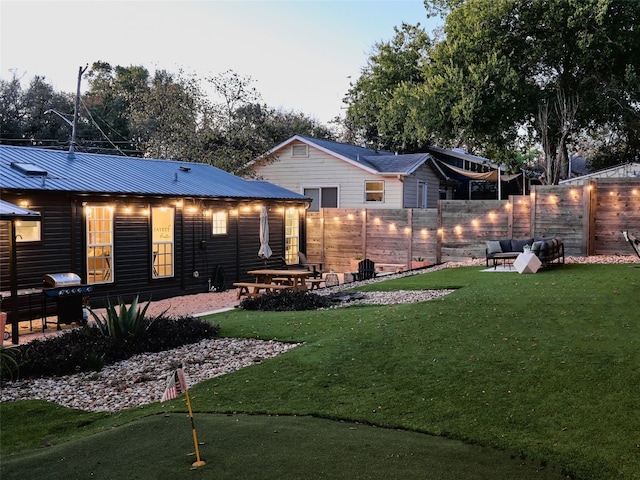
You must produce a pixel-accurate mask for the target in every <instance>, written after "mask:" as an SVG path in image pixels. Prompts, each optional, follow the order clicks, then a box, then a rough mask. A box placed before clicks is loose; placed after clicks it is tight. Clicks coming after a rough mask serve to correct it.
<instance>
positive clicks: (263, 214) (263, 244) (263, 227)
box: [258, 207, 273, 263]
mask: <svg viewBox="0 0 640 480" xmlns="http://www.w3.org/2000/svg"><path fill="white" fill-rule="evenodd" d="M272 253H273V252H272V251H271V247H269V216H268V215H267V207H262V210H261V211H260V250H258V256H259V257H260V258H264V261H265V263H267V258H269V257H270V256H271V254H272Z"/></svg>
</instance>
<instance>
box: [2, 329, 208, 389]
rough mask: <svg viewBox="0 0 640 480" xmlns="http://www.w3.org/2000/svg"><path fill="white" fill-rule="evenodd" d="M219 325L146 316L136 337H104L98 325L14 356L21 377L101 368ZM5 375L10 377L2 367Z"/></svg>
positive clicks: (178, 343) (168, 346)
mask: <svg viewBox="0 0 640 480" xmlns="http://www.w3.org/2000/svg"><path fill="white" fill-rule="evenodd" d="M219 329H220V327H219V326H217V325H212V324H210V323H207V322H204V321H202V320H200V319H197V318H194V317H178V318H174V317H164V316H163V317H159V318H158V317H156V318H154V319H145V320H144V321H143V322H142V323H141V327H140V331H139V333H138V334H137V336H136V337H135V339H134V338H132V337H129V338H120V339H116V338H113V337H110V336H105V335H104V334H103V333H102V331H101V330H100V328H99V327H97V326H94V327H84V328H77V329H73V330H69V331H67V332H64V333H62V334H61V335H58V336H56V337H51V338H47V339H44V340H34V341H32V342H29V343H26V344H24V345H20V346H19V347H16V348H14V349H12V350H15V355H14V359H15V361H16V363H17V367H18V378H35V377H49V376H59V375H69V374H72V373H76V372H79V371H95V370H100V369H101V368H102V366H103V365H108V364H111V363H115V362H118V361H120V360H125V359H127V358H129V357H131V356H133V355H135V354H138V353H145V352H161V351H164V350H169V349H171V348H176V347H180V346H182V345H186V344H189V343H195V342H198V341H200V340H203V339H206V338H213V337H215V336H216V335H217V333H218V331H219ZM1 374H2V378H3V379H7V380H11V379H12V378H13V377H12V376H11V375H10V374H9V372H5V369H4V368H3V369H2V372H1Z"/></svg>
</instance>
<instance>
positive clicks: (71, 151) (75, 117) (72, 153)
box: [44, 65, 88, 160]
mask: <svg viewBox="0 0 640 480" xmlns="http://www.w3.org/2000/svg"><path fill="white" fill-rule="evenodd" d="M87 67H88V65H85V67H84V68H82V67H80V68H79V69H78V88H77V90H76V103H75V107H74V109H73V121H70V120H69V119H68V118H67V117H65V116H64V115H62V114H61V113H60V112H58V111H56V110H54V109H52V108H50V109H49V110H47V111H45V112H44V114H45V115H48V114H49V113H55V114H56V115H58V116H59V117H60V118H61V119H62V120H64V121H65V122H67V124H69V126H70V127H71V142H70V144H69V153H68V154H67V156H68V158H69V160H73V159H74V158H76V155H75V153H76V148H75V146H76V127H77V125H78V106H79V104H80V82H81V80H82V74H83V73H84V72H86V71H87Z"/></svg>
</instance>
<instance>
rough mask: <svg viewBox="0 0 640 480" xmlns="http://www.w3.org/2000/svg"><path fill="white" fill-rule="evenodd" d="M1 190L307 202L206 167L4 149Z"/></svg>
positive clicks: (269, 185) (1, 148)
mask: <svg viewBox="0 0 640 480" xmlns="http://www.w3.org/2000/svg"><path fill="white" fill-rule="evenodd" d="M0 187H1V188H3V189H8V190H20V191H29V190H38V191H52V192H54V191H56V192H74V193H99V194H122V195H156V196H189V197H203V198H207V197H212V198H243V199H277V200H305V199H306V197H305V196H304V195H300V194H298V193H295V192H292V191H290V190H287V189H285V188H282V187H279V186H277V185H274V184H272V183H268V182H255V181H251V180H246V179H243V178H240V177H237V176H235V175H232V174H230V173H228V172H225V171H223V170H220V169H219V168H216V167H213V166H211V165H207V164H204V163H193V162H181V161H175V160H159V159H150V158H134V157H125V156H118V155H99V154H93V153H82V152H75V156H74V157H73V158H70V156H69V154H68V153H67V152H65V151H60V150H46V149H41V148H33V147H14V146H8V145H0Z"/></svg>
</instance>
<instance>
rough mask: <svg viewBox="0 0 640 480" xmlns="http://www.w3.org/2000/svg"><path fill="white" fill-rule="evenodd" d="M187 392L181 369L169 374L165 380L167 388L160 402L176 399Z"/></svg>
mask: <svg viewBox="0 0 640 480" xmlns="http://www.w3.org/2000/svg"><path fill="white" fill-rule="evenodd" d="M186 390H187V379H186V377H185V374H184V370H183V369H182V368H178V369H177V370H175V371H173V372H171V375H169V377H168V378H167V387H166V388H165V390H164V393H163V394H162V400H161V401H162V402H167V401H169V400H173V399H174V398H178V395H180V394H181V393H182V392H184V391H186Z"/></svg>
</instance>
